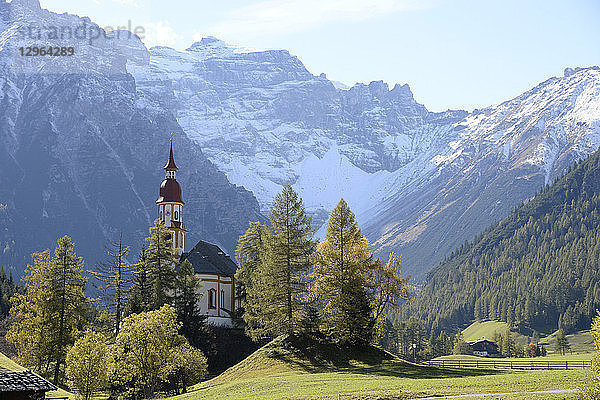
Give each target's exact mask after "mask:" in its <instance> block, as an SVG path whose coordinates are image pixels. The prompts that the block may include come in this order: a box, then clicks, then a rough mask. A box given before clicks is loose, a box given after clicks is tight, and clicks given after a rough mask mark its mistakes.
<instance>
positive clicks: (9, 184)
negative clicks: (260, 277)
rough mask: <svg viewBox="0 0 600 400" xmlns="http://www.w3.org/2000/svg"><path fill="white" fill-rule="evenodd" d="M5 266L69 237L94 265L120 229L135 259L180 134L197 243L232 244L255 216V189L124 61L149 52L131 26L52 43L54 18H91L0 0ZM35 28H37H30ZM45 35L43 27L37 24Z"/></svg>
mask: <svg viewBox="0 0 600 400" xmlns="http://www.w3.org/2000/svg"><path fill="white" fill-rule="evenodd" d="M0 20H1V23H0V28H1V33H0V63H1V64H2V70H1V71H2V72H1V73H0V265H2V266H3V267H4V268H7V269H10V270H12V271H14V272H16V273H17V274H19V273H21V272H22V271H23V268H24V267H25V265H26V264H27V263H29V262H30V261H31V258H30V254H31V253H32V252H33V251H39V250H43V249H46V248H50V247H54V246H55V245H56V239H57V238H58V237H59V236H62V235H65V234H67V235H70V236H72V238H73V239H74V241H75V242H76V245H77V251H78V254H79V255H82V256H84V257H85V259H86V261H87V262H88V268H90V267H91V265H90V264H93V263H95V262H98V261H100V260H101V259H102V254H103V248H104V246H105V245H106V243H107V242H108V241H111V240H115V239H117V238H118V236H119V233H120V232H123V237H124V240H125V242H126V243H127V244H131V245H132V253H133V254H132V260H135V258H136V253H137V251H138V250H139V248H140V247H141V245H142V243H143V238H144V237H145V236H147V234H148V227H149V226H150V225H151V224H152V222H153V220H154V219H155V218H156V217H157V210H156V205H155V203H154V202H155V200H156V198H157V196H158V189H159V185H160V182H161V181H162V179H163V178H164V171H163V170H162V167H163V165H164V164H165V162H166V159H167V156H168V143H169V138H170V136H171V134H172V135H173V138H174V147H175V157H176V160H177V164H178V165H179V167H180V173H179V174H178V180H179V181H180V183H181V185H182V187H183V196H184V201H185V202H186V205H185V208H184V211H185V221H186V227H187V228H188V230H189V231H190V232H189V234H188V242H187V243H188V244H191V245H193V244H194V243H195V242H196V241H197V240H198V239H200V238H202V239H204V240H209V241H212V242H215V243H218V244H220V245H222V246H223V247H224V248H225V249H226V250H228V251H229V252H232V251H233V250H234V249H235V243H236V241H237V237H238V236H239V234H240V233H241V232H242V231H243V230H244V229H245V228H246V226H247V222H248V220H256V219H259V218H261V216H260V214H259V206H258V203H257V201H256V200H255V198H254V197H253V196H252V194H251V193H250V192H248V191H247V190H245V189H244V188H242V187H239V186H234V185H232V184H230V183H229V182H228V180H227V178H226V177H225V175H224V174H223V173H222V172H220V171H219V170H218V169H217V168H215V166H214V165H213V163H211V162H210V161H209V160H208V159H207V158H206V157H205V155H204V154H203V152H202V150H201V149H200V146H199V145H198V144H197V143H196V142H194V141H192V140H190V139H189V138H188V137H187V135H186V134H185V133H184V132H183V130H182V129H181V127H180V126H179V124H178V122H177V120H176V119H175V117H174V116H173V114H172V113H171V112H170V111H169V110H168V109H166V108H164V107H162V106H160V102H161V101H162V99H156V98H153V97H151V96H141V95H140V93H139V91H138V90H137V85H136V81H135V80H134V78H133V77H132V76H131V75H130V74H128V73H127V71H126V69H125V66H126V64H128V63H129V64H138V65H144V64H145V63H146V64H147V63H148V60H149V53H148V51H147V50H146V48H145V47H144V45H143V44H142V43H141V42H140V41H139V39H138V38H137V37H135V36H132V35H122V36H121V37H118V36H117V34H118V33H117V32H113V34H112V36H111V35H108V36H106V37H105V36H102V37H100V38H98V39H93V38H92V36H91V35H87V36H85V37H83V36H82V37H81V38H78V37H75V36H74V35H73V36H72V37H71V38H69V39H66V38H65V39H64V40H62V41H60V40H57V41H52V40H53V39H52V38H50V37H44V36H43V35H46V34H49V32H50V30H49V29H47V28H49V27H50V28H51V27H58V28H65V29H66V28H70V29H72V30H73V31H74V30H75V29H76V28H77V27H80V26H85V27H86V28H85V29H88V30H89V32H92V31H93V29H92V28H94V27H95V28H96V29H97V25H95V24H93V23H92V22H91V21H89V19H85V18H79V17H77V16H74V15H68V14H62V15H58V14H55V13H51V12H48V11H46V10H43V9H41V8H40V7H39V3H38V2H37V1H18V0H15V1H13V2H11V3H7V2H4V1H2V2H0ZM31 27H34V30H35V29H36V28H35V27H38V28H37V29H39V31H35V32H37V33H40V34H41V35H42V36H41V40H40V38H37V39H36V38H35V37H32V36H31V34H30V33H27V29H30V28H31ZM37 33H36V34H37ZM34 44H35V45H38V46H41V45H46V46H49V45H51V44H52V45H53V46H72V47H73V48H74V50H75V54H74V55H73V56H72V57H68V56H65V57H62V56H57V57H52V56H45V57H42V56H38V57H33V56H32V57H22V56H21V55H20V54H19V51H18V48H19V47H21V46H32V45H34Z"/></svg>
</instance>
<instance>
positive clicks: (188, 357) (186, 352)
mask: <svg viewBox="0 0 600 400" xmlns="http://www.w3.org/2000/svg"><path fill="white" fill-rule="evenodd" d="M173 364H174V369H173V372H172V373H171V375H170V381H171V382H173V386H174V387H175V390H176V391H179V388H180V387H181V391H182V392H183V393H185V392H186V390H187V388H188V387H189V386H192V385H194V384H196V383H198V382H199V381H200V380H201V379H203V378H205V377H206V376H207V375H208V362H207V359H206V357H205V356H204V354H203V353H202V351H200V350H198V349H197V348H195V347H192V346H190V344H189V343H187V342H186V343H183V344H181V345H179V347H178V348H177V349H175V351H174V361H173Z"/></svg>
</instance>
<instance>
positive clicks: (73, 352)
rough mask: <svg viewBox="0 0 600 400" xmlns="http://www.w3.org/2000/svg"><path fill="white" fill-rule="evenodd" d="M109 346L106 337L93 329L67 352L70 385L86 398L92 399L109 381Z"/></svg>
mask: <svg viewBox="0 0 600 400" xmlns="http://www.w3.org/2000/svg"><path fill="white" fill-rule="evenodd" d="M108 362H109V347H108V345H107V344H106V338H105V337H104V335H102V334H100V333H96V332H93V331H91V330H88V331H86V333H85V335H84V336H83V337H82V338H80V339H78V340H77V341H76V342H75V344H74V345H73V347H71V348H70V349H69V351H68V352H67V359H66V364H67V371H66V375H67V379H68V382H69V386H70V387H71V388H72V389H73V390H74V391H75V392H77V393H78V394H79V395H80V396H81V397H82V398H83V399H84V400H90V399H91V398H92V397H93V396H94V394H95V393H97V392H99V391H101V390H103V389H104V388H105V387H106V384H107V382H108Z"/></svg>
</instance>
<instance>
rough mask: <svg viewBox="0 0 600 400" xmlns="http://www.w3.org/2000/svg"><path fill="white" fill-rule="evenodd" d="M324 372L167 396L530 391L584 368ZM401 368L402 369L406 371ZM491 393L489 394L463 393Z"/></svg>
mask: <svg viewBox="0 0 600 400" xmlns="http://www.w3.org/2000/svg"><path fill="white" fill-rule="evenodd" d="M393 370H394V369H393V368H392V369H390V370H389V371H383V370H380V371H371V373H359V372H356V371H353V372H350V371H348V372H325V373H297V374H287V375H282V376H271V377H266V378H252V379H243V380H237V381H233V382H229V383H221V384H218V385H215V386H211V383H210V381H209V382H207V383H204V384H201V385H198V386H196V387H194V388H193V389H192V391H190V392H189V393H187V394H184V395H180V396H177V397H174V398H172V400H184V399H189V400H196V399H198V400H199V399H228V400H229V399H230V400H235V399H239V400H242V399H265V400H267V399H290V398H292V399H338V398H339V399H361V400H375V399H381V400H383V399H414V398H425V397H430V396H447V395H460V394H481V393H486V394H488V393H506V392H535V391H548V390H565V389H577V388H578V387H580V386H582V385H584V384H585V382H586V380H587V379H588V378H589V375H588V374H589V372H588V371H583V370H570V371H534V372H530V371H513V372H506V371H481V370H477V371H473V370H456V369H444V370H442V369H437V368H423V367H418V366H415V367H414V370H413V371H412V372H410V371H408V370H405V371H403V369H402V368H401V369H400V370H398V371H397V373H394V372H393ZM405 373H406V375H405ZM479 397H481V398H483V397H485V398H486V399H491V398H494V397H493V396H489V395H488V396H474V397H468V398H470V399H475V398H479ZM496 398H518V399H553V398H556V399H559V398H560V399H575V398H577V393H556V394H549V393H538V394H525V393H521V394H518V395H502V396H499V397H496Z"/></svg>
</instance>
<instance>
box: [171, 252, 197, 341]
mask: <svg viewBox="0 0 600 400" xmlns="http://www.w3.org/2000/svg"><path fill="white" fill-rule="evenodd" d="M201 286H202V285H201V283H200V280H199V279H198V278H197V277H196V275H195V274H194V267H193V266H192V264H190V263H189V262H188V261H187V260H185V261H184V262H183V263H182V264H181V266H180V267H179V271H177V280H176V283H175V294H174V299H173V300H174V301H173V302H174V305H175V311H176V312H177V320H178V321H179V322H180V323H181V329H180V332H181V334H182V335H183V336H185V338H186V339H187V340H188V341H189V342H190V344H192V345H194V346H196V347H198V346H199V340H200V334H201V332H202V331H203V327H204V320H205V316H203V315H202V314H200V309H199V307H198V304H199V303H200V298H201V297H202V295H201V292H200V287H201Z"/></svg>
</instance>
